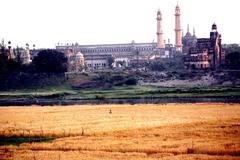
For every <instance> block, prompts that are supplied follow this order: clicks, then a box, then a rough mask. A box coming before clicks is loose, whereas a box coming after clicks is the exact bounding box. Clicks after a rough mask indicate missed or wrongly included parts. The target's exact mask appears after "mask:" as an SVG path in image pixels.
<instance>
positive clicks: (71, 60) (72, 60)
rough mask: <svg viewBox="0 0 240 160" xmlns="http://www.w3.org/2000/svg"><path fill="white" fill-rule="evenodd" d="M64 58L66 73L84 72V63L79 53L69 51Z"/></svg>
mask: <svg viewBox="0 0 240 160" xmlns="http://www.w3.org/2000/svg"><path fill="white" fill-rule="evenodd" d="M66 57H67V59H68V72H81V71H83V70H84V67H85V64H84V63H85V61H84V56H83V54H82V53H81V52H77V53H74V52H73V50H72V49H69V50H68V51H67V53H66Z"/></svg>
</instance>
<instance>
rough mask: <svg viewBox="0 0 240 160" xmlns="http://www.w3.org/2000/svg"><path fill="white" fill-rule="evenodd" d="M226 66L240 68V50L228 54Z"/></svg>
mask: <svg viewBox="0 0 240 160" xmlns="http://www.w3.org/2000/svg"><path fill="white" fill-rule="evenodd" d="M226 67H227V68H228V69H237V70H239V69H240V52H232V53H229V54H228V55H226Z"/></svg>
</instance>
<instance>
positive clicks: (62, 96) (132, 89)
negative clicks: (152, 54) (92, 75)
mask: <svg viewBox="0 0 240 160" xmlns="http://www.w3.org/2000/svg"><path fill="white" fill-rule="evenodd" d="M141 97H189V98H191V97H238V98H239V97H240V87H205V88H197V87H176V88H164V87H156V86H120V87H113V88H108V89H99V88H97V89H79V90H74V89H71V88H61V87H60V88H42V89H34V90H33V89H32V90H31V89H26V90H10V91H2V92H0V101H14V100H22V101H38V100H57V101H64V100H77V99H109V98H141Z"/></svg>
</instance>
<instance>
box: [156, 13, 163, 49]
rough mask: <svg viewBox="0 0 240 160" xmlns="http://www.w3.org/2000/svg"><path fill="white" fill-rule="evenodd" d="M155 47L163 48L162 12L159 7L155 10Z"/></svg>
mask: <svg viewBox="0 0 240 160" xmlns="http://www.w3.org/2000/svg"><path fill="white" fill-rule="evenodd" d="M157 48H164V43H163V31H162V13H161V11H160V9H159V10H158V12H157Z"/></svg>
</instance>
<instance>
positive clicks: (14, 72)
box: [0, 49, 67, 90]
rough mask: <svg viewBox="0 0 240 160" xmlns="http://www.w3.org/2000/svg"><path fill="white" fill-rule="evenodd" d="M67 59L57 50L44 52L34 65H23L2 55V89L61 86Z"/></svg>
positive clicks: (38, 56) (36, 58) (35, 60)
mask: <svg viewBox="0 0 240 160" xmlns="http://www.w3.org/2000/svg"><path fill="white" fill-rule="evenodd" d="M66 71H67V58H66V57H65V55H64V53H61V52H58V51H56V50H50V49H47V50H42V51H40V52H39V53H38V55H37V56H36V57H34V58H33V60H32V63H30V64H28V65H23V64H21V63H20V61H17V60H14V59H9V58H8V56H7V54H4V53H1V54H0V89H1V90H7V89H24V88H26V87H27V88H29V87H32V88H34V87H44V86H49V85H59V84H61V83H63V82H64V81H65V78H64V72H66Z"/></svg>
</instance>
